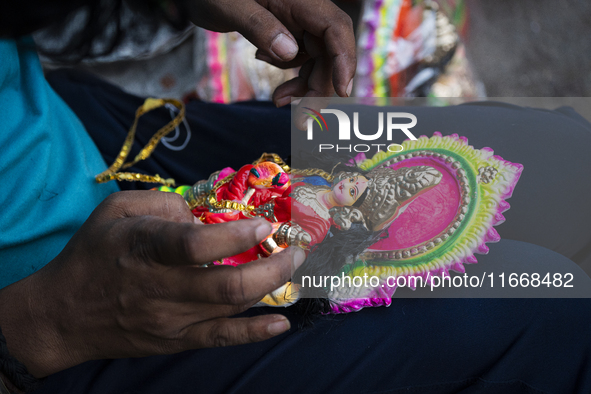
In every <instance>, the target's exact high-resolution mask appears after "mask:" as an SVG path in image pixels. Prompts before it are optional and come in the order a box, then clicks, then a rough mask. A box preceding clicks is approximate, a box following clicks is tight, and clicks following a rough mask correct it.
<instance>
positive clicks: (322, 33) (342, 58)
mask: <svg viewBox="0 0 591 394" xmlns="http://www.w3.org/2000/svg"><path fill="white" fill-rule="evenodd" d="M285 7H287V8H291V10H290V11H291V16H292V17H293V19H294V21H295V22H296V23H297V24H298V25H299V26H301V27H302V28H303V30H305V31H306V32H307V33H309V34H311V35H313V36H315V37H317V38H319V39H321V40H322V42H323V44H324V47H325V51H326V56H327V57H328V59H329V62H330V67H331V68H332V70H333V71H332V78H331V79H329V80H332V83H333V85H334V89H335V91H336V93H337V94H338V95H339V96H341V97H348V96H349V94H350V92H351V87H352V80H353V76H354V75H355V69H356V67H357V59H356V54H355V36H354V33H353V22H352V21H351V18H350V17H349V16H348V15H347V14H346V13H345V12H344V11H342V10H341V9H340V8H339V7H338V6H336V5H335V4H334V3H332V2H331V1H312V0H309V1H298V2H291V3H289V5H288V4H285ZM311 9H316V12H310V10H311ZM306 51H308V53H310V50H309V48H308V43H306ZM311 55H312V54H311ZM312 57H314V56H313V55H312Z"/></svg>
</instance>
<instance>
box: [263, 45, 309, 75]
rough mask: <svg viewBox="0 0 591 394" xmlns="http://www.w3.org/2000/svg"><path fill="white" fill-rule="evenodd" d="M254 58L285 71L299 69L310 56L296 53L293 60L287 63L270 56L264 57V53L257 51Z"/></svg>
mask: <svg viewBox="0 0 591 394" xmlns="http://www.w3.org/2000/svg"><path fill="white" fill-rule="evenodd" d="M255 58H256V59H258V60H262V61H264V62H267V63H269V64H272V65H273V66H275V67H277V68H281V69H284V70H286V69H290V68H296V67H300V66H301V65H302V64H304V63H306V62H307V61H308V59H310V55H308V54H307V53H298V54H297V56H296V57H295V58H293V60H290V61H288V62H279V61H276V60H275V59H273V58H271V57H270V56H267V55H265V53H264V52H263V51H261V50H260V49H259V50H257V52H256V54H255Z"/></svg>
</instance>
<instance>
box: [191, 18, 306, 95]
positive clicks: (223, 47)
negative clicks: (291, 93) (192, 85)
mask: <svg viewBox="0 0 591 394" xmlns="http://www.w3.org/2000/svg"><path fill="white" fill-rule="evenodd" d="M199 30H200V31H199V34H198V35H197V41H198V42H197V47H196V55H197V56H196V59H198V60H196V63H198V64H199V67H198V68H199V70H200V72H199V73H198V74H199V79H198V82H197V86H196V93H197V96H198V97H199V98H200V99H202V100H206V101H210V102H214V103H230V102H236V101H246V100H253V99H256V100H270V99H271V95H272V94H273V91H274V90H275V88H276V87H277V86H279V85H281V84H282V83H283V82H285V81H288V80H290V79H292V78H294V77H296V76H297V72H296V71H295V70H281V69H279V68H276V67H274V66H271V65H269V64H267V63H265V62H262V61H260V60H256V59H255V53H256V47H255V46H254V45H253V44H251V43H250V42H249V41H248V40H246V39H245V38H244V37H243V36H242V35H240V34H239V33H215V32H211V31H208V30H202V29H199Z"/></svg>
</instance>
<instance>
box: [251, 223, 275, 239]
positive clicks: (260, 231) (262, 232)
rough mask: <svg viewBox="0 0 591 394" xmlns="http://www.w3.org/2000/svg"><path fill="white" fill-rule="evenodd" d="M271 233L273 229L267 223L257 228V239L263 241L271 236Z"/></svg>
mask: <svg viewBox="0 0 591 394" xmlns="http://www.w3.org/2000/svg"><path fill="white" fill-rule="evenodd" d="M271 231H273V227H272V226H271V225H270V224H269V223H268V222H266V221H265V222H264V223H261V224H260V225H259V226H258V227H257V228H256V230H255V234H256V237H257V239H258V240H259V241H262V240H263V239H265V238H267V236H268V235H269V234H271Z"/></svg>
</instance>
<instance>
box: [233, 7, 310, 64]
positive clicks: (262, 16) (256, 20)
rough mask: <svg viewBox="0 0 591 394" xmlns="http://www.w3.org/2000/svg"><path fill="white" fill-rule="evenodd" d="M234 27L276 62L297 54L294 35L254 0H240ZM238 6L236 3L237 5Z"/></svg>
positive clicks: (288, 59)
mask: <svg viewBox="0 0 591 394" xmlns="http://www.w3.org/2000/svg"><path fill="white" fill-rule="evenodd" d="M236 4H239V7H240V8H241V10H240V13H236V14H237V15H240V18H238V20H237V21H236V24H237V26H236V29H237V30H238V31H239V32H240V33H242V35H244V37H246V39H248V40H249V41H250V42H252V43H253V44H254V45H255V46H256V47H257V48H259V50H261V51H262V52H263V53H264V54H265V55H267V56H269V57H270V58H271V59H272V60H274V61H277V62H289V61H290V60H292V59H294V58H295V57H296V55H297V54H298V51H299V48H298V44H297V42H296V39H295V38H294V36H293V35H292V34H291V33H290V32H289V30H288V29H287V28H286V27H285V26H284V25H283V24H282V23H281V22H280V21H279V20H278V19H277V18H276V17H275V16H274V15H273V14H272V13H271V12H269V11H268V10H267V9H265V8H264V7H262V6H260V5H259V4H258V3H256V2H255V1H241V2H239V3H236ZM237 6H238V5H237Z"/></svg>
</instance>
